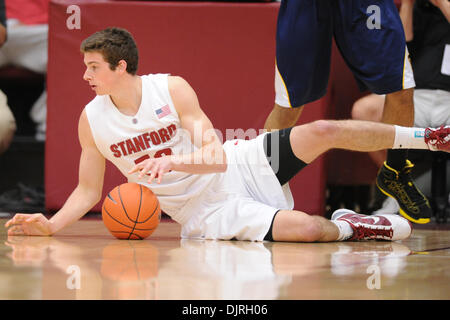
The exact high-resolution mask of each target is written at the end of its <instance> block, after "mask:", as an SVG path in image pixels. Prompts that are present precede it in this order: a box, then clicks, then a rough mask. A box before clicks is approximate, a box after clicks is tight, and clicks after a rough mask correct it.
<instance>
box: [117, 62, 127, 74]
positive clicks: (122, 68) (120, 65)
mask: <svg viewBox="0 0 450 320" xmlns="http://www.w3.org/2000/svg"><path fill="white" fill-rule="evenodd" d="M116 69H117V70H118V71H119V72H120V73H125V72H127V62H126V61H125V60H120V61H119V62H118V63H117V67H116Z"/></svg>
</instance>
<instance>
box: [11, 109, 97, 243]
mask: <svg viewBox="0 0 450 320" xmlns="http://www.w3.org/2000/svg"><path fill="white" fill-rule="evenodd" d="M78 136H79V140H80V144H81V157H80V166H79V173H78V185H77V187H76V188H75V190H74V191H73V192H72V194H71V195H70V196H69V198H68V199H67V200H66V202H65V203H64V205H63V207H62V208H61V209H60V210H59V211H58V212H57V213H56V214H55V215H54V216H53V217H52V218H51V219H50V220H48V219H47V218H45V217H44V216H43V215H42V214H21V213H18V214H16V215H15V216H14V217H13V218H12V219H11V220H9V221H8V222H7V223H6V224H5V226H6V227H9V230H8V235H40V236H45V235H53V234H55V233H56V232H58V231H60V230H61V229H63V228H65V227H67V226H68V225H70V224H72V223H74V222H75V221H77V220H79V219H80V218H81V217H83V216H84V215H85V214H86V213H87V212H88V211H89V210H90V209H92V207H93V206H94V205H95V204H97V202H98V201H100V199H101V195H102V189H103V180H104V173H105V158H104V157H103V155H102V154H101V153H100V152H99V151H98V149H97V146H96V145H95V142H94V138H93V137H92V133H91V129H90V126H89V122H88V120H87V116H86V113H85V111H83V113H82V114H81V116H80V120H79V123H78Z"/></svg>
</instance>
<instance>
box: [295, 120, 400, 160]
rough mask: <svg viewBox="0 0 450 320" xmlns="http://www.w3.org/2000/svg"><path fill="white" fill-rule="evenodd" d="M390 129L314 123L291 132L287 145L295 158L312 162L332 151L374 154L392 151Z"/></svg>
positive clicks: (373, 124) (343, 122)
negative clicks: (387, 150) (340, 150)
mask: <svg viewBox="0 0 450 320" xmlns="http://www.w3.org/2000/svg"><path fill="white" fill-rule="evenodd" d="M394 138H395V129H394V127H393V126H392V125H387V124H383V123H376V122H369V121H358V120H318V121H314V122H311V123H308V124H304V125H300V126H296V127H294V128H293V129H292V131H291V135H290V142H291V146H292V151H293V152H294V154H295V156H296V157H297V158H299V159H301V160H303V161H304V162H306V163H310V162H312V161H313V160H314V159H316V158H317V157H318V156H320V155H321V154H322V153H324V152H326V151H327V150H330V149H332V148H337V149H346V150H353V151H362V152H369V151H377V150H383V149H389V148H392V146H393V143H394Z"/></svg>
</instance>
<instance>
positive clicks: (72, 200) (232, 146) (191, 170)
mask: <svg viewBox="0 0 450 320" xmlns="http://www.w3.org/2000/svg"><path fill="white" fill-rule="evenodd" d="M81 51H82V52H83V54H84V63H85V65H86V71H85V73H84V79H85V80H86V81H87V82H88V83H89V86H90V87H91V88H92V90H93V91H94V92H95V93H96V94H97V96H96V97H95V98H94V99H93V100H92V101H91V102H90V103H88V104H87V105H86V107H85V108H84V110H83V112H82V113H81V116H80V119H79V127H78V134H79V140H80V144H81V147H82V152H81V158H80V166H79V182H78V185H77V187H76V188H75V190H74V191H73V192H72V194H71V195H70V196H69V198H68V199H67V201H66V202H65V204H64V205H63V207H62V208H61V209H60V210H59V211H58V212H57V213H56V214H55V215H54V216H53V217H52V218H51V219H50V220H48V219H46V218H45V217H44V216H43V215H42V214H37V215H36V214H31V215H27V214H16V215H15V216H14V217H13V218H12V219H11V220H9V221H8V222H7V223H6V227H8V228H9V230H8V234H9V235H53V234H55V233H57V232H58V231H60V230H61V229H62V228H64V227H66V226H68V225H70V224H71V223H73V222H75V221H77V220H78V219H80V218H81V217H82V216H83V215H84V214H85V213H86V212H88V211H89V210H90V209H91V208H92V207H93V206H94V205H95V204H96V203H97V202H98V201H100V200H101V195H102V188H103V179H104V172H105V159H107V160H109V161H111V162H112V163H113V164H114V165H115V166H117V168H118V169H119V170H120V171H121V172H122V173H123V174H124V175H125V176H126V177H127V178H128V181H129V182H137V183H141V184H143V185H145V186H147V187H149V188H150V189H152V191H153V192H154V193H155V194H156V195H157V197H158V199H159V201H160V204H161V209H162V210H163V211H164V212H165V213H167V214H168V215H170V216H171V217H172V219H173V220H175V221H177V222H178V223H180V224H181V225H182V232H181V237H182V238H197V239H238V240H254V241H262V240H274V241H299V242H312V241H336V240H345V239H352V240H356V239H384V240H398V239H406V238H408V237H409V236H410V234H411V231H412V229H411V225H410V223H409V222H408V221H407V220H406V219H404V218H402V217H400V216H395V215H391V216H389V215H384V216H383V215H379V216H377V217H375V218H374V217H368V216H364V215H360V214H357V213H355V212H353V211H350V210H345V209H341V210H338V211H336V212H335V213H334V214H333V216H332V220H327V219H325V218H323V217H320V216H313V215H308V214H306V213H304V212H299V211H295V210H293V207H294V204H293V200H292V195H291V193H290V190H289V184H287V183H286V182H288V181H289V179H290V178H292V176H294V175H295V174H296V173H297V172H298V171H299V170H301V169H302V168H303V167H305V166H306V165H307V164H308V163H311V162H312V161H313V160H314V159H315V158H317V157H318V156H319V155H321V154H322V153H323V152H325V151H327V150H329V149H331V148H345V149H349V150H356V151H373V150H379V149H386V148H400V149H401V148H418V149H429V148H431V149H433V150H443V151H450V146H449V143H448V142H447V140H449V139H450V129H448V128H440V129H437V130H435V129H420V128H406V127H399V126H393V125H387V124H381V123H371V122H364V121H356V120H347V121H326V120H319V121H316V122H312V123H308V124H305V125H302V126H296V127H293V128H288V129H284V130H281V131H276V132H271V133H266V134H263V135H260V136H258V137H257V138H255V139H252V140H231V141H227V142H226V143H225V144H223V145H222V143H221V141H220V139H219V138H218V136H217V134H216V132H215V131H214V127H213V125H212V124H211V122H210V120H209V119H208V117H207V116H206V115H205V113H204V112H203V111H202V109H201V108H200V106H199V102H198V100H197V97H196V94H195V92H194V90H193V89H192V88H191V87H190V86H189V84H188V83H187V82H186V81H185V80H183V79H182V78H180V77H176V76H169V75H166V74H150V75H146V76H138V75H137V74H136V72H137V65H138V51H137V48H136V44H135V42H134V39H133V38H132V36H131V34H129V33H128V32H127V31H126V30H123V29H119V28H108V29H105V30H102V31H99V32H97V33H94V34H93V35H91V36H90V37H88V38H87V39H85V40H84V41H83V43H82V45H81ZM269 160H270V164H269ZM280 164H282V165H280ZM278 168H279V170H278Z"/></svg>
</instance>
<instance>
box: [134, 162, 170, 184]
mask: <svg viewBox="0 0 450 320" xmlns="http://www.w3.org/2000/svg"><path fill="white" fill-rule="evenodd" d="M172 168H173V162H172V158H171V157H170V156H164V157H160V158H153V159H147V160H144V161H142V162H140V163H138V164H136V165H135V166H134V167H133V168H132V169H131V170H130V171H128V174H132V173H135V172H139V176H138V178H139V179H142V178H143V177H144V176H145V175H146V174H149V175H150V177H149V178H148V180H147V182H148V183H152V181H153V179H157V182H158V183H161V181H162V177H163V175H164V174H165V173H167V172H169V171H171V170H172Z"/></svg>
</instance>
